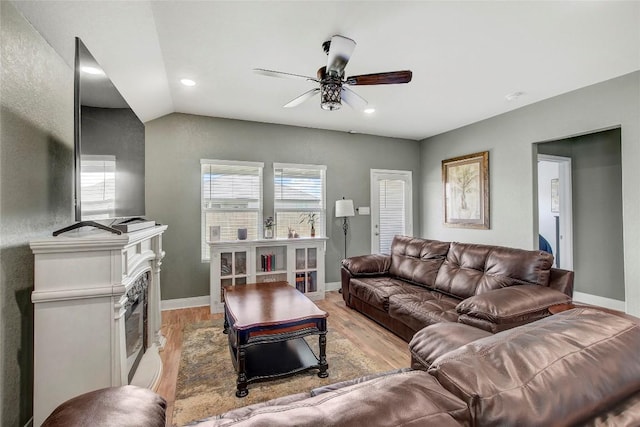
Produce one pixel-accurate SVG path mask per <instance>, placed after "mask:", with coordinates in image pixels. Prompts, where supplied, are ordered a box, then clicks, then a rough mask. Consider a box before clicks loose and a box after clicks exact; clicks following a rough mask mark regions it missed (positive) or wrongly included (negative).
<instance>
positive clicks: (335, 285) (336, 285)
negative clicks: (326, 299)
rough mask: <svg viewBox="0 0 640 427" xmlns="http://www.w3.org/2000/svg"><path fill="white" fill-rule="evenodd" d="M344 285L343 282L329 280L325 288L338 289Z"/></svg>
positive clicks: (326, 289)
mask: <svg viewBox="0 0 640 427" xmlns="http://www.w3.org/2000/svg"><path fill="white" fill-rule="evenodd" d="M341 287H342V282H327V283H325V284H324V290H325V291H327V292H329V291H337V290H339V289H340V288H341Z"/></svg>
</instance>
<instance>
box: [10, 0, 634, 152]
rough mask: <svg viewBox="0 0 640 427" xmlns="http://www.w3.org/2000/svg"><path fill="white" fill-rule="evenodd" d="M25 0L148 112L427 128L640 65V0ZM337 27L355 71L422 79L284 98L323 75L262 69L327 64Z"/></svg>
mask: <svg viewBox="0 0 640 427" xmlns="http://www.w3.org/2000/svg"><path fill="white" fill-rule="evenodd" d="M13 3H14V4H15V5H16V7H17V8H18V9H19V10H20V11H21V12H22V13H23V14H24V15H25V17H26V18H27V19H28V20H29V21H30V22H31V24H32V25H33V26H34V27H35V28H36V29H37V30H38V31H39V32H40V33H41V34H42V35H43V37H44V38H45V39H46V40H47V41H48V42H49V43H50V44H51V46H53V48H54V49H55V50H56V51H57V52H58V53H59V54H60V55H61V56H62V57H63V58H64V60H65V61H66V62H67V63H68V64H69V65H70V66H73V63H74V61H73V58H74V41H73V40H74V36H79V37H80V38H81V39H82V40H83V41H84V43H85V44H86V45H87V47H88V48H89V50H90V51H91V52H92V54H93V56H94V57H95V58H96V59H97V60H98V62H99V63H100V64H101V65H102V67H103V68H104V69H105V70H106V72H107V74H108V75H109V76H110V77H111V79H112V80H113V82H114V84H115V85H116V87H117V88H118V89H119V90H120V92H121V93H122V95H123V96H124V98H125V99H126V100H127V101H128V102H129V103H130V104H131V106H132V107H133V109H134V110H135V112H136V113H137V114H138V116H139V117H140V118H141V119H142V120H144V121H149V120H152V119H155V118H158V117H161V116H163V115H166V114H169V113H172V112H181V113H189V114H198V115H205V116H215V117H224V118H233V119H241V120H252V121H257V122H268V123H280V124H287V125H295V126H304V127H311V128H320V129H332V130H338V131H345V132H346V131H352V132H358V133H365V134H373V135H382V136H392V137H399V138H408V139H414V140H420V139H423V138H426V137H429V136H432V135H436V134H438V133H442V132H445V131H447V130H451V129H455V128H458V127H461V126H464V125H466V124H470V123H473V122H477V121H479V120H483V119H486V118H489V117H492V116H495V115H498V114H501V113H504V112H507V111H510V110H513V109H516V108H520V107H522V106H524V105H527V104H530V103H534V102H537V101H540V100H543V99H547V98H550V97H553V96H556V95H559V94H562V93H566V92H569V91H572V90H575V89H578V88H581V87H584V86H588V85H591V84H594V83H597V82H601V81H604V80H608V79H611V78H614V77H617V76H620V75H623V74H627V73H629V72H632V71H636V70H639V69H640V2H637V1H626V2H624V1H623V2H615V1H590V2H582V1H580V2H569V1H553V2H541V1H528V2H527V1H512V2H507V1H469V2H458V1H433V2H432V1H339V2H330V1H175V0H174V1H13ZM334 34H340V35H343V36H346V37H349V38H351V39H353V40H355V41H356V42H357V46H356V48H355V51H354V53H353V55H352V56H351V59H350V61H349V63H348V65H347V68H346V70H347V74H348V75H355V74H367V73H375V72H383V71H395V70H405V69H410V70H412V71H413V80H412V81H411V83H409V84H401V85H384V86H354V87H352V89H353V90H354V91H355V92H357V93H358V94H359V95H361V96H362V97H364V98H365V99H366V100H367V101H368V102H369V104H370V106H372V107H374V108H375V109H376V111H375V112H374V113H373V114H365V113H363V112H362V111H356V110H353V109H351V108H350V107H348V106H346V105H345V106H343V108H341V109H340V110H337V111H324V110H322V109H321V108H320V101H319V97H315V98H312V99H311V100H309V101H307V102H305V103H303V104H301V105H300V106H298V107H295V108H282V106H283V105H284V104H286V103H287V102H289V101H291V100H292V99H293V98H295V97H296V96H298V95H300V94H302V93H303V92H305V91H307V90H309V89H312V88H313V87H314V84H313V83H311V82H307V81H304V80H289V79H275V78H270V77H265V76H262V75H258V74H256V73H254V72H253V71H252V69H253V68H266V69H272V70H279V71H285V72H290V73H295V74H302V75H309V76H315V73H316V70H317V69H318V68H319V67H321V66H323V65H326V61H327V56H326V54H325V53H324V52H323V50H322V43H323V42H324V41H325V40H328V39H329V38H330V37H331V36H332V35H334ZM182 78H190V79H192V80H194V81H195V82H196V85H195V86H193V87H186V86H183V85H182V84H181V83H180V79H182ZM514 93H522V94H521V96H517V97H515V99H512V100H508V99H506V96H507V95H509V94H514Z"/></svg>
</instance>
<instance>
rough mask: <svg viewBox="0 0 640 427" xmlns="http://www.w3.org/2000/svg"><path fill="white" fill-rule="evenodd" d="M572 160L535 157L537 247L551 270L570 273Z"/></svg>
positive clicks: (558, 157) (571, 254)
mask: <svg viewBox="0 0 640 427" xmlns="http://www.w3.org/2000/svg"><path fill="white" fill-rule="evenodd" d="M572 200H573V199H572V192H571V158H570V157H563V156H553V155H549V154H538V235H539V237H538V245H539V249H541V250H547V251H548V252H551V254H553V257H554V264H553V266H554V267H556V268H563V269H565V270H573V212H572V211H573V202H572Z"/></svg>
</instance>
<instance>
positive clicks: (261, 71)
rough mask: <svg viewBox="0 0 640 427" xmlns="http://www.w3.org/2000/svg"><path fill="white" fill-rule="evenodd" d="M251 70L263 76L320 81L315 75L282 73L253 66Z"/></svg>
mask: <svg viewBox="0 0 640 427" xmlns="http://www.w3.org/2000/svg"><path fill="white" fill-rule="evenodd" d="M253 71H254V72H255V73H257V74H262V75H263V76H268V77H278V78H283V79H284V78H290V79H302V80H309V81H311V82H316V83H317V82H319V81H320V80H318V79H316V78H315V77H309V76H302V75H300V74H293V73H284V72H282V71H273V70H265V69H264V68H254V69H253Z"/></svg>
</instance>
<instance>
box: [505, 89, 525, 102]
mask: <svg viewBox="0 0 640 427" xmlns="http://www.w3.org/2000/svg"><path fill="white" fill-rule="evenodd" d="M522 95H524V92H520V91H518V92H513V93H510V94H509V95H506V96H505V97H504V99H506V100H507V101H515V100H516V99H518V98H520V97H521V96H522Z"/></svg>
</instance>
